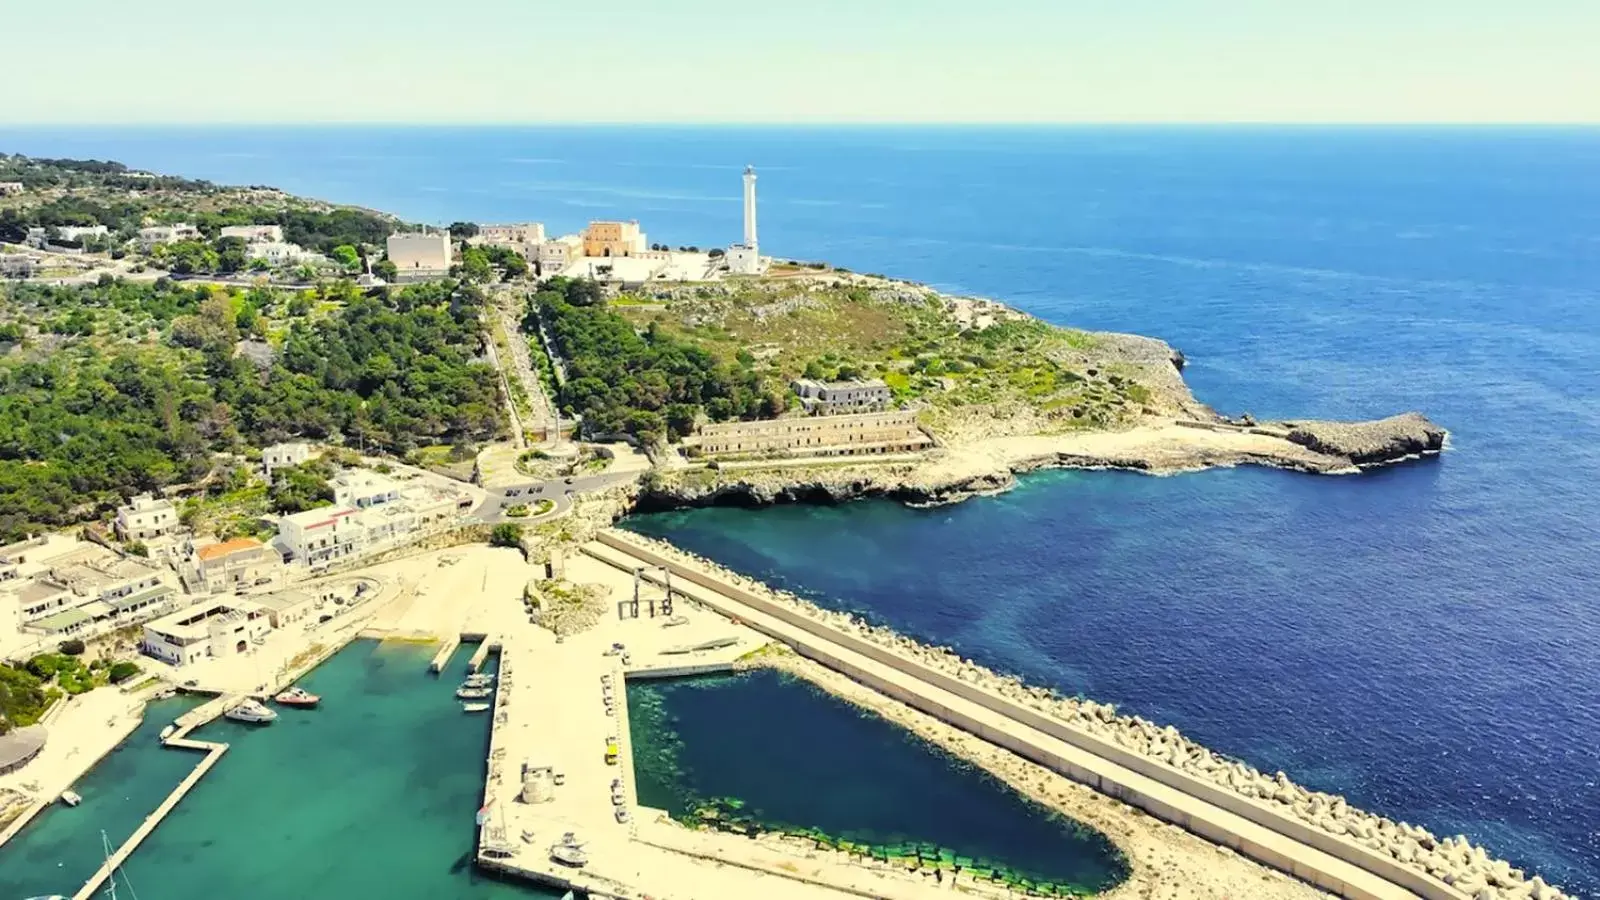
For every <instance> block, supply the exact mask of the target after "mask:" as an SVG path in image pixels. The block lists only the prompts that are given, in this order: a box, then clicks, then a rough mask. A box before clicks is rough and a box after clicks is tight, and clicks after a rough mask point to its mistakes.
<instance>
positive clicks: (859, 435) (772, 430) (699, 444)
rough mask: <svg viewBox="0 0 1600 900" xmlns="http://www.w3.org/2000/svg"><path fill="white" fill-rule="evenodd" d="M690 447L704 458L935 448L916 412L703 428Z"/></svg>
mask: <svg viewBox="0 0 1600 900" xmlns="http://www.w3.org/2000/svg"><path fill="white" fill-rule="evenodd" d="M685 443H686V444H687V445H688V446H690V447H691V448H694V449H696V450H698V452H699V453H700V454H701V455H704V456H744V455H755V456H816V457H830V456H867V455H874V454H883V453H914V452H917V451H919V450H926V449H928V448H929V447H932V446H933V439H932V438H930V437H928V435H927V433H926V432H924V431H923V430H922V428H921V426H919V425H918V424H917V416H916V413H915V412H912V411H910V410H897V411H894V412H877V413H856V414H844V415H836V416H804V417H798V418H786V419H764V420H759V421H754V422H722V423H718V424H711V425H702V426H701V427H700V431H699V433H698V434H697V435H695V436H694V437H693V438H690V439H689V440H687V441H685Z"/></svg>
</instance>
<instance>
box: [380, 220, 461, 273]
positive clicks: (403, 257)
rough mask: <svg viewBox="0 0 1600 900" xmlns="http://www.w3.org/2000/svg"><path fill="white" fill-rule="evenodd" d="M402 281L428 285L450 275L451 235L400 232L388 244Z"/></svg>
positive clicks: (386, 246) (443, 232)
mask: <svg viewBox="0 0 1600 900" xmlns="http://www.w3.org/2000/svg"><path fill="white" fill-rule="evenodd" d="M385 249H387V250H388V253H389V261H390V262H392V263H394V267H395V270H396V272H397V274H396V276H395V277H396V278H398V279H399V280H401V281H427V280H430V279H433V278H443V277H445V276H446V275H448V274H450V259H451V253H450V233H449V232H447V231H441V232H438V233H437V234H430V233H428V232H426V231H419V232H398V233H395V234H391V235H389V239H388V241H387V242H386V244H385Z"/></svg>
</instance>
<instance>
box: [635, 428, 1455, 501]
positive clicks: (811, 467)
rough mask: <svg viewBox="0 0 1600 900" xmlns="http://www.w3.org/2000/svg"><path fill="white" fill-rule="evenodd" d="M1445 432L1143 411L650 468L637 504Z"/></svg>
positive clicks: (1287, 455) (914, 489) (937, 487)
mask: <svg viewBox="0 0 1600 900" xmlns="http://www.w3.org/2000/svg"><path fill="white" fill-rule="evenodd" d="M1446 437H1447V432H1446V431H1445V430H1444V429H1443V428H1440V427H1439V426H1437V425H1435V424H1433V423H1432V422H1430V421H1429V420H1428V419H1427V418H1426V417H1425V416H1422V415H1421V414H1419V413H1414V412H1413V413H1405V414H1403V415H1398V416H1391V417H1389V418H1386V419H1379V420H1376V421H1371V422H1328V421H1312V420H1296V421H1284V422H1263V423H1254V422H1250V423H1249V424H1240V423H1237V422H1233V421H1229V420H1227V419H1224V418H1222V417H1220V416H1218V417H1214V418H1211V419H1209V420H1200V419H1151V420H1148V421H1146V422H1144V423H1141V424H1140V425H1137V426H1135V427H1133V428H1129V429H1124V430H1119V431H1099V432H1083V433H1068V434H1057V435H1028V434H1020V435H1017V434H1014V435H996V436H988V437H980V438H978V439H976V440H968V441H961V442H955V443H946V444H945V445H944V446H942V447H940V448H938V449H936V450H934V451H931V452H930V453H928V454H925V455H923V456H919V457H911V456H907V457H903V458H898V459H893V460H888V461H884V460H870V461H869V460H863V461H860V462H853V461H852V462H842V461H826V462H821V461H806V460H803V459H791V460H785V459H772V460H762V461H749V462H739V463H722V464H716V465H711V466H707V467H704V468H689V469H682V470H677V471H666V472H658V473H657V474H655V475H653V476H651V477H650V478H648V479H646V481H645V483H644V484H643V486H642V489H641V493H640V496H639V499H638V507H639V509H640V511H658V510H663V509H673V508H681V507H693V506H717V505H738V506H763V505H768V504H774V503H793V502H808V503H842V502H845V501H848V500H855V499H860V498H863V497H886V498H889V499H892V500H897V501H900V502H903V503H907V504H911V505H914V506H935V505H941V504H947V503H955V502H959V501H961V500H965V499H967V498H969V497H974V496H981V495H986V494H994V493H998V492H1001V491H1006V490H1010V489H1011V488H1012V487H1014V486H1015V485H1016V476H1017V475H1019V474H1023V473H1026V472H1032V471H1035V470H1039V469H1059V468H1074V469H1123V470H1128V471H1134V472H1144V473H1148V474H1157V475H1161V474H1173V473H1178V472H1192V471H1199V470H1202V469H1209V468H1216V467H1226V466H1239V465H1257V466H1267V467H1272V468H1280V469H1290V470H1294V471H1299V472H1308V473H1313V474H1352V473H1357V472H1360V471H1361V470H1363V469H1367V468H1373V467H1377V466H1385V465H1391V464H1394V463H1400V462H1405V461H1409V460H1415V459H1420V458H1424V457H1429V456H1434V455H1437V454H1438V453H1440V452H1441V451H1442V450H1443V448H1444V445H1445V440H1446Z"/></svg>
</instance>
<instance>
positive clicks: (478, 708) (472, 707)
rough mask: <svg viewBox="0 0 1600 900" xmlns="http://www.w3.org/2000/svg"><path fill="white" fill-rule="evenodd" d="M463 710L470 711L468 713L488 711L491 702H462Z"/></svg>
mask: <svg viewBox="0 0 1600 900" xmlns="http://www.w3.org/2000/svg"><path fill="white" fill-rule="evenodd" d="M461 711H462V712H468V713H480V712H488V711H489V704H487V703H463V704H461Z"/></svg>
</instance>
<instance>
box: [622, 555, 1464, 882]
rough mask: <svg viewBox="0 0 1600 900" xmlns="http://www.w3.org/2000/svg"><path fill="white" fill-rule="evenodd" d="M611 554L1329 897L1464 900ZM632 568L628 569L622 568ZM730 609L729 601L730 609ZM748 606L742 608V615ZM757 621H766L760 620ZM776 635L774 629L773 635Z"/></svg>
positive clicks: (724, 587)
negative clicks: (1294, 877)
mask: <svg viewBox="0 0 1600 900" xmlns="http://www.w3.org/2000/svg"><path fill="white" fill-rule="evenodd" d="M596 538H597V540H598V542H599V543H600V544H601V545H603V546H602V547H601V548H593V545H590V547H591V548H592V549H596V550H600V551H601V552H597V553H593V554H592V555H595V556H596V557H597V558H601V559H605V561H607V562H612V563H613V564H617V561H616V560H613V559H606V556H607V555H609V554H606V553H605V552H604V550H605V548H609V549H610V550H611V551H613V552H617V553H621V554H624V555H626V556H631V557H633V558H634V559H636V560H639V561H641V562H644V563H649V564H653V565H658V566H665V567H667V568H668V569H669V570H670V571H671V572H672V573H673V574H674V575H675V576H677V579H676V580H675V582H674V585H675V586H676V587H679V588H680V589H683V588H685V587H686V585H685V584H684V582H687V583H688V584H691V585H696V586H699V587H701V588H704V589H706V593H702V592H699V591H692V592H691V591H688V590H686V591H685V593H689V594H690V595H691V596H692V597H693V598H694V599H696V600H700V601H701V602H704V603H706V604H707V605H708V606H711V607H712V608H714V609H717V610H718V611H719V612H722V613H723V614H725V615H730V616H734V617H737V618H740V619H741V620H743V621H744V622H745V623H746V624H748V625H751V626H752V627H754V628H756V629H757V630H760V631H763V632H765V633H768V634H770V635H772V636H773V637H775V638H778V639H779V640H782V641H783V642H784V643H787V644H790V645H791V646H793V647H794V648H795V649H796V650H797V651H799V652H800V653H802V654H803V655H806V656H808V657H811V658H813V659H816V660H817V661H818V662H821V663H823V664H824V665H827V666H829V667H830V668H834V669H836V670H838V671H840V672H843V673H844V674H846V675H848V676H849V677H851V678H853V679H855V680H857V681H860V682H861V683H863V684H866V685H868V686H869V687H872V688H874V689H875V690H878V691H881V692H883V693H885V694H887V695H888V696H891V697H893V698H895V699H896V700H899V701H901V702H904V703H906V704H908V705H910V706H912V707H914V708H917V709H920V710H922V711H923V712H926V713H929V714H931V715H934V716H936V717H938V718H940V719H942V720H944V721H946V722H949V723H950V724H952V725H955V726H956V727H959V728H962V729H963V730H966V731H970V732H972V733H974V734H976V735H978V736H980V737H982V738H984V739H985V740H988V741H991V742H993V743H996V744H998V745H1000V746H1003V747H1005V748H1006V749H1008V750H1011V751H1012V752H1015V753H1017V754H1019V755H1021V756H1023V757H1025V758H1027V759H1030V760H1033V761H1034V762H1038V763H1040V764H1042V765H1045V766H1047V767H1049V768H1052V769H1054V770H1056V771H1059V772H1061V773H1062V774H1065V775H1067V776H1068V777H1070V778H1073V779H1074V780H1077V781H1080V782H1082V783H1084V784H1087V785H1089V786H1091V787H1094V788H1095V789H1097V790H1099V791H1100V792H1102V793H1105V794H1107V795H1110V796H1112V797H1115V798H1117V799H1119V800H1122V801H1124V802H1126V803H1129V804H1130V805H1133V806H1137V807H1139V808H1141V809H1144V810H1146V811H1147V812H1150V813H1151V814H1152V815H1155V816H1157V817H1158V818H1161V819H1164V820H1166V821H1169V822H1172V823H1174V824H1177V825H1180V826H1182V827H1184V828H1186V829H1188V830H1190V831H1192V832H1194V833H1196V834H1199V835H1201V836H1202V837H1205V838H1207V839H1209V840H1212V841H1214V842H1216V843H1219V844H1222V845H1224V846H1227V847H1231V848H1233V849H1235V850H1237V851H1238V852H1240V853H1241V854H1243V855H1246V856H1249V857H1250V858H1252V859H1256V860H1258V861H1260V862H1262V863H1265V864H1267V865H1271V866H1273V867H1274V868H1278V869H1281V870H1284V871H1287V872H1290V873H1291V874H1293V875H1295V876H1296V877H1299V878H1301V879H1302V880H1305V881H1307V882H1309V883H1311V884H1314V885H1316V886H1317V887H1320V888H1322V889H1324V890H1328V891H1331V892H1333V893H1336V894H1339V895H1341V896H1345V897H1349V898H1360V900H1366V898H1389V897H1407V896H1420V897H1424V898H1427V900H1462V898H1464V897H1465V895H1464V894H1463V893H1461V892H1460V891H1457V890H1455V889H1454V888H1452V887H1451V886H1450V885H1448V884H1445V883H1444V882H1442V881H1439V880H1438V879H1435V878H1433V877H1431V876H1429V875H1426V874H1424V873H1422V872H1419V871H1417V870H1416V869H1413V868H1410V867H1408V866H1405V865H1403V864H1402V863H1400V862H1399V861H1398V860H1395V859H1393V858H1392V857H1389V856H1387V855H1386V854H1379V853H1377V852H1374V851H1372V850H1371V849H1369V848H1367V847H1364V846H1361V845H1359V844H1356V843H1354V842H1351V841H1349V840H1346V839H1343V838H1340V837H1337V836H1335V835H1332V834H1329V833H1327V832H1324V831H1320V830H1317V829H1313V828H1311V827H1310V826H1308V825H1306V824H1305V823H1303V822H1300V821H1299V820H1297V819H1294V818H1292V817H1290V816H1287V815H1284V814H1282V813H1280V812H1278V811H1277V810H1274V809H1271V808H1269V807H1267V806H1265V805H1263V804H1260V803H1257V802H1255V801H1253V800H1250V799H1249V798H1246V797H1243V796H1241V795H1239V794H1236V793H1233V792H1231V791H1226V790H1224V789H1222V788H1220V787H1218V786H1216V785H1213V784H1210V783H1207V782H1204V781H1201V780H1200V779H1198V778H1195V777H1193V776H1191V775H1188V774H1187V773H1184V772H1181V771H1179V770H1177V769H1175V768H1172V767H1170V766H1166V765H1164V764H1162V763H1160V762H1158V761H1156V760H1154V759H1151V758H1149V757H1146V756H1143V755H1141V754H1137V753H1134V752H1132V751H1130V750H1128V749H1126V748H1123V747H1120V746H1118V745H1116V744H1113V743H1111V742H1109V741H1106V740H1103V739H1101V738H1099V737H1097V736H1095V735H1092V734H1089V733H1088V732H1086V731H1083V730H1081V729H1078V728H1075V727H1073V726H1071V725H1069V724H1067V723H1065V722H1062V721H1060V720H1057V719H1053V718H1051V717H1048V716H1044V715H1041V714H1040V713H1038V712H1036V711H1034V710H1032V709H1029V708H1027V707H1025V706H1023V705H1021V704H1018V703H1015V702H1013V701H1011V700H1009V699H1007V698H1005V697H1002V696H999V695H997V694H994V693H992V692H990V691H987V690H984V689H982V688H981V687H978V686H977V685H974V684H970V683H967V682H964V681H961V680H960V679H958V678H955V677H952V676H950V675H948V674H946V673H944V672H940V671H938V670H935V669H933V668H931V667H928V666H926V665H923V664H921V663H919V662H917V661H915V660H912V659H909V658H907V657H904V656H901V655H899V654H897V653H894V652H892V651H890V650H889V649H888V648H885V647H882V646H880V645H878V644H874V643H872V642H870V641H867V640H864V639H862V638H860V637H858V636H856V635H852V634H849V633H847V632H844V631H841V630H839V629H837V628H833V627H831V626H830V625H829V624H828V623H826V622H823V621H819V620H816V619H813V618H810V617H808V616H806V615H804V614H803V613H801V612H799V611H797V610H795V609H792V608H789V607H787V606H785V605H783V604H781V603H779V602H776V601H774V600H771V599H769V598H766V597H763V596H760V595H759V594H756V593H754V592H752V591H749V590H747V589H745V588H743V587H741V586H739V585H737V584H734V583H732V582H731V581H728V580H727V579H724V578H720V577H717V576H715V575H712V574H709V573H708V572H706V571H704V570H702V569H700V568H698V567H694V566H690V565H686V564H685V563H684V562H683V561H682V560H680V559H678V558H675V557H673V556H669V555H666V554H663V553H660V552H657V551H656V550H655V549H654V548H652V547H650V546H649V545H647V544H645V543H644V542H642V541H636V540H632V539H630V537H629V536H626V535H623V534H621V533H618V532H615V531H601V532H600V533H598V534H597V535H596ZM621 564H622V565H624V566H627V565H628V564H627V563H625V562H624V563H621ZM730 601H732V602H730ZM741 607H742V609H741ZM756 614H759V615H756ZM775 626H776V627H775Z"/></svg>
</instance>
